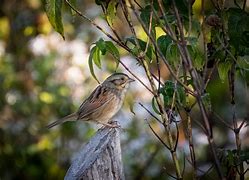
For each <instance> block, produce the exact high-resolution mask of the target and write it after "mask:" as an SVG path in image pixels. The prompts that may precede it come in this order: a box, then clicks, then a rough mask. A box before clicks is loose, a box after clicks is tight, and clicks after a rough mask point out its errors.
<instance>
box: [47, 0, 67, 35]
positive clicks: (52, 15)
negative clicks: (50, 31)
mask: <svg viewBox="0 0 249 180" xmlns="http://www.w3.org/2000/svg"><path fill="white" fill-rule="evenodd" d="M43 4H44V7H45V11H46V14H47V16H48V19H49V22H50V23H51V25H52V26H53V28H54V29H55V31H57V32H58V33H60V34H61V36H62V37H63V39H65V37H64V29H63V24H62V18H61V8H62V0H43Z"/></svg>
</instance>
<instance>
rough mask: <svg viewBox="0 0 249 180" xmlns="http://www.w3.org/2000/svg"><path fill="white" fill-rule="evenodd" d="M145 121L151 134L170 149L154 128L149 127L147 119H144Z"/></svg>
mask: <svg viewBox="0 0 249 180" xmlns="http://www.w3.org/2000/svg"><path fill="white" fill-rule="evenodd" d="M145 121H146V122H147V124H148V126H149V128H150V129H151V131H152V132H153V134H154V135H155V136H156V137H157V139H158V140H159V141H160V142H161V143H162V144H163V145H164V147H166V148H167V149H168V150H170V147H169V146H168V145H167V144H166V143H165V142H164V141H163V140H162V138H161V137H160V136H159V135H158V134H157V133H156V132H155V130H154V129H153V128H152V127H151V125H150V123H149V121H148V120H147V119H145Z"/></svg>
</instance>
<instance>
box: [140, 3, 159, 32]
mask: <svg viewBox="0 0 249 180" xmlns="http://www.w3.org/2000/svg"><path fill="white" fill-rule="evenodd" d="M151 11H152V10H151V5H147V6H145V8H143V9H141V14H140V18H141V19H142V21H143V22H144V24H145V25H146V26H148V27H149V24H150V14H151ZM151 26H152V30H153V29H154V27H155V26H156V20H155V19H154V18H153V14H152V21H151Z"/></svg>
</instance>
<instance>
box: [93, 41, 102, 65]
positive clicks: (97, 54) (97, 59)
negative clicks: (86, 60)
mask: <svg viewBox="0 0 249 180" xmlns="http://www.w3.org/2000/svg"><path fill="white" fill-rule="evenodd" d="M93 62H94V64H96V66H97V67H98V68H99V69H101V60H100V49H99V48H98V46H96V48H95V49H94V52H93Z"/></svg>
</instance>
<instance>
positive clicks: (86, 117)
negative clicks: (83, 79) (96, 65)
mask: <svg viewBox="0 0 249 180" xmlns="http://www.w3.org/2000/svg"><path fill="white" fill-rule="evenodd" d="M133 81H135V80H133V79H131V78H130V77H129V76H128V75H126V74H124V73H114V74H112V75H111V76H109V77H108V78H107V79H106V80H105V81H104V82H103V83H102V84H100V85H99V86H97V87H96V88H95V90H94V91H93V92H92V93H91V94H90V96H89V97H88V98H87V99H86V100H85V101H83V103H82V104H81V105H80V107H79V109H78V111H77V112H74V113H72V114H70V115H67V116H66V117H64V118H62V119H59V120H57V121H55V122H52V123H51V124H49V125H47V126H46V127H47V128H52V127H54V126H56V125H59V124H62V123H64V122H67V121H77V120H81V121H91V122H95V123H98V124H102V125H104V126H108V127H117V125H113V124H111V123H110V122H111V119H112V117H114V116H115V115H116V114H117V112H118V111H119V110H120V108H121V107H122V104H123V102H124V98H125V94H126V92H127V90H128V88H129V85H130V83H131V82H133Z"/></svg>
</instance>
